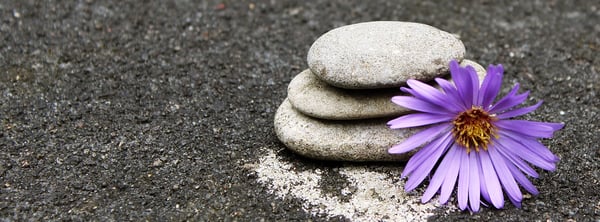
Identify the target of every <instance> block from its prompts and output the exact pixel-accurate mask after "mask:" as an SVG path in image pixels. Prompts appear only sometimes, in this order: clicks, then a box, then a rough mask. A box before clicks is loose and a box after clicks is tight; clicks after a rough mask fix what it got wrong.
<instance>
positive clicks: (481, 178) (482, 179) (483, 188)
mask: <svg viewBox="0 0 600 222" xmlns="http://www.w3.org/2000/svg"><path fill="white" fill-rule="evenodd" d="M474 156H477V158H476V160H477V170H478V171H479V183H480V185H479V189H480V192H481V196H482V197H483V199H484V200H485V201H487V202H488V203H491V202H492V201H491V200H490V194H489V193H490V192H488V188H487V184H486V182H485V176H484V173H485V172H484V170H483V166H482V165H481V157H480V156H479V154H474Z"/></svg>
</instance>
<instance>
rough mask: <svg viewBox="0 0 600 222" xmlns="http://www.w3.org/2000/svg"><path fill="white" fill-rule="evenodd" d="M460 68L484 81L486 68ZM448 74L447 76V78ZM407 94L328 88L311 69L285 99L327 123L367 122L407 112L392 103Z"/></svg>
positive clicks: (296, 80)
mask: <svg viewBox="0 0 600 222" xmlns="http://www.w3.org/2000/svg"><path fill="white" fill-rule="evenodd" d="M461 65H462V66H465V65H471V66H473V67H474V68H475V70H477V72H478V74H479V78H480V81H483V77H484V76H485V73H486V72H485V69H483V67H481V65H479V64H477V63H475V62H473V61H471V60H467V59H465V60H463V61H462V62H461ZM448 76H449V75H447V76H446V77H448ZM398 95H406V94H405V93H403V92H401V91H400V89H399V88H388V89H363V90H350V89H342V88H337V87H334V86H331V85H328V84H327V83H325V82H324V81H322V80H320V79H319V78H317V77H316V76H315V75H313V74H312V73H311V71H310V70H308V69H307V70H304V71H303V72H301V73H300V74H298V75H297V76H296V77H294V79H292V81H291V82H290V84H289V86H288V99H289V101H290V103H291V104H292V106H294V108H295V109H296V110H298V111H300V112H301V113H303V114H305V115H308V116H311V117H316V118H321V119H330V120H352V119H369V118H380V117H395V116H400V115H404V114H406V113H408V112H410V110H408V109H406V108H404V107H401V106H398V105H396V104H394V103H392V101H391V98H392V97H393V96H398Z"/></svg>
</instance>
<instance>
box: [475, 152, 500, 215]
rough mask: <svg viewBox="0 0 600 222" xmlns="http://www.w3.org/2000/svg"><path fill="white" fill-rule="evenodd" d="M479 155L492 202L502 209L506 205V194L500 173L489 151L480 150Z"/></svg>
mask: <svg viewBox="0 0 600 222" xmlns="http://www.w3.org/2000/svg"><path fill="white" fill-rule="evenodd" d="M479 157H480V158H481V159H480V161H481V168H482V170H483V178H484V180H485V184H486V188H487V190H488V192H489V193H488V194H489V195H490V202H491V203H492V205H494V207H496V208H498V209H501V208H502V207H504V194H503V193H502V187H501V186H500V181H499V180H498V173H497V172H496V170H494V166H493V165H492V160H491V159H490V156H489V154H488V152H487V151H484V150H482V151H479Z"/></svg>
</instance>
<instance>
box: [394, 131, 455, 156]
mask: <svg viewBox="0 0 600 222" xmlns="http://www.w3.org/2000/svg"><path fill="white" fill-rule="evenodd" d="M449 127H450V126H448V124H444V123H442V124H439V125H436V126H432V127H429V128H427V129H424V130H422V131H420V132H418V133H416V134H414V135H412V136H411V137H409V138H408V139H406V140H405V141H404V142H402V143H400V144H396V145H394V146H392V148H390V149H389V150H388V153H390V154H402V153H406V152H408V151H411V150H413V149H414V148H417V147H418V146H420V145H422V144H424V143H426V142H429V141H430V140H431V139H433V138H436V137H437V136H439V135H440V133H442V132H443V131H444V130H448V128H449Z"/></svg>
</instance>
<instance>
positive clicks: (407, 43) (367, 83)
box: [307, 21, 465, 89]
mask: <svg viewBox="0 0 600 222" xmlns="http://www.w3.org/2000/svg"><path fill="white" fill-rule="evenodd" d="M464 54H465V46H464V45H463V43H462V42H461V41H460V40H459V39H457V38H456V37H455V36H454V35H452V34H450V33H447V32H444V31H442V30H439V29H437V28H434V27H431V26H429V25H425V24H419V23H411V22H395V21H377V22H365V23H358V24H353V25H347V26H343V27H339V28H336V29H333V30H331V31H329V32H327V33H325V34H323V35H322V36H321V37H319V39H317V40H316V41H315V42H314V43H313V45H312V46H311V47H310V50H309V51H308V58H307V59H308V66H309V67H310V69H311V71H312V72H313V73H314V74H315V75H316V76H317V77H319V78H320V79H322V80H323V81H325V82H327V83H328V84H330V85H333V86H337V87H340V88H347V89H374V88H390V87H398V86H401V85H403V84H404V83H405V82H406V80H408V79H418V80H422V81H428V80H431V79H433V78H435V77H437V76H440V75H443V74H446V73H448V63H449V62H450V60H452V59H456V60H457V61H461V60H462V59H463V57H464Z"/></svg>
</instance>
